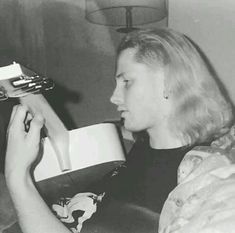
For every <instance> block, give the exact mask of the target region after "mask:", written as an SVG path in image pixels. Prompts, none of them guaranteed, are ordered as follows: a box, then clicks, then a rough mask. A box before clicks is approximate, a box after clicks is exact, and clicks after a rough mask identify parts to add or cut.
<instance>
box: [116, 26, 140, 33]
mask: <svg viewBox="0 0 235 233" xmlns="http://www.w3.org/2000/svg"><path fill="white" fill-rule="evenodd" d="M138 29H139V28H133V27H124V28H118V29H116V31H117V32H120V33H129V32H132V31H135V30H138Z"/></svg>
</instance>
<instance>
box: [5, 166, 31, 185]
mask: <svg viewBox="0 0 235 233" xmlns="http://www.w3.org/2000/svg"><path fill="white" fill-rule="evenodd" d="M5 178H6V183H7V186H8V188H9V189H11V188H13V189H16V188H17V187H19V188H22V187H29V186H31V185H32V184H33V181H32V177H31V174H30V168H28V169H26V170H24V171H21V170H19V169H17V168H16V169H14V170H11V171H9V170H7V169H6V171H5Z"/></svg>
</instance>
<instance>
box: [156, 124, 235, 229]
mask: <svg viewBox="0 0 235 233" xmlns="http://www.w3.org/2000/svg"><path fill="white" fill-rule="evenodd" d="M233 232H235V128H234V127H232V128H231V130H230V132H229V133H228V134H226V135H225V136H224V137H222V138H220V139H218V140H216V141H214V142H213V143H212V144H211V146H198V147H195V148H194V149H193V150H191V151H189V152H188V153H187V154H186V155H185V157H184V159H183V160H182V162H181V164H180V166H179V169H178V185H177V187H176V188H175V189H174V190H173V191H172V192H171V193H170V194H169V196H168V198H167V200H166V202H165V204H164V207H163V210H162V213H161V215H160V223H159V233H233Z"/></svg>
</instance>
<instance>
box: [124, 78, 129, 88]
mask: <svg viewBox="0 0 235 233" xmlns="http://www.w3.org/2000/svg"><path fill="white" fill-rule="evenodd" d="M123 82H124V84H125V86H126V87H127V86H129V85H130V80H127V79H125V80H123Z"/></svg>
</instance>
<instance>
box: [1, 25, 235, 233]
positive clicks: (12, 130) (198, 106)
mask: <svg viewBox="0 0 235 233" xmlns="http://www.w3.org/2000/svg"><path fill="white" fill-rule="evenodd" d="M115 79H116V88H115V90H114V92H113V95H112V97H111V102H112V103H114V104H115V105H117V110H118V111H119V112H120V114H121V118H122V119H123V123H124V127H125V128H126V129H127V130H129V131H131V132H140V131H145V132H146V133H147V137H146V138H147V139H142V138H141V139H139V140H138V139H137V141H136V143H135V145H134V147H133V149H132V150H131V152H130V155H129V156H128V159H127V164H126V168H125V169H122V170H121V171H120V172H119V174H118V175H117V176H115V177H114V178H113V179H112V180H111V182H109V185H108V186H107V187H106V190H105V191H106V195H105V197H104V199H103V203H101V205H100V209H101V215H102V211H103V213H104V214H103V216H108V215H109V210H110V209H111V207H112V204H111V203H113V201H118V202H119V201H120V202H122V203H128V204H130V203H131V206H132V207H133V206H134V207H135V209H138V210H139V209H140V210H141V212H142V213H143V212H146V211H149V212H150V213H153V215H151V214H150V215H151V216H155V217H156V218H157V213H160V211H161V209H162V206H163V203H164V201H165V199H166V198H167V196H168V194H169V192H170V191H171V190H172V189H173V188H174V187H175V186H176V184H177V182H176V177H177V168H178V166H179V164H180V161H181V160H182V159H183V157H184V155H185V154H186V153H187V152H188V151H189V150H190V149H191V148H192V147H193V146H195V145H197V144H210V142H211V141H212V140H213V139H214V138H216V137H219V136H221V135H223V134H224V133H226V132H227V131H228V129H229V126H230V125H231V122H232V118H233V116H232V108H231V104H230V103H229V101H228V100H227V99H226V98H225V97H224V96H223V94H222V92H221V90H220V89H219V87H218V85H217V83H216V81H215V77H214V75H213V73H212V71H211V69H210V68H208V64H207V63H206V62H205V60H204V59H203V58H202V55H201V54H200V52H199V51H198V50H197V49H196V47H195V46H194V45H193V43H192V42H191V41H190V40H189V39H188V38H187V37H186V36H184V35H182V34H180V33H177V32H175V31H173V30H170V29H145V30H138V31H135V32H132V33H130V34H128V35H127V36H126V37H125V38H124V39H123V40H122V42H121V43H120V46H119V48H118V54H117V67H116V75H115ZM26 113H27V108H26V107H25V106H17V107H15V108H14V111H13V113H12V119H11V122H10V127H9V135H8V149H7V158H6V169H5V170H6V178H7V183H8V187H9V190H10V192H11V195H12V199H13V202H14V204H15V207H16V209H17V212H18V216H19V222H20V224H21V227H22V229H23V231H24V232H26V233H31V232H34V233H37V232H50V233H53V232H69V231H68V230H67V228H65V227H64V225H63V224H61V223H60V221H58V220H57V219H56V218H55V217H54V215H53V214H52V213H51V211H50V210H49V209H48V207H47V206H46V204H45V203H44V202H43V200H42V199H41V197H40V195H39V194H38V192H37V190H36V189H35V187H34V185H33V182H32V179H31V176H30V167H31V164H32V162H33V161H34V160H35V158H36V156H37V153H38V148H39V141H40V137H39V133H40V128H41V127H42V125H43V118H42V116H39V115H37V114H36V115H35V116H34V117H33V120H32V121H31V124H30V129H29V132H28V133H26V132H25V131H24V119H25V114H26ZM26 197H27V202H26V201H25V200H26ZM71 201H73V200H71ZM110 206H111V207H110ZM102 209H103V210H102ZM149 212H148V213H149ZM97 214H98V213H97ZM154 214H156V215H154ZM96 218H97V219H96V221H95V222H96V223H97V222H99V220H100V219H102V218H99V214H98V215H97V217H96ZM120 218H121V216H120ZM120 221H122V220H120V219H118V221H117V222H118V224H119V225H122V222H121V224H120ZM38 222H40V224H38ZM156 222H157V221H156ZM111 223H112V224H113V220H112V221H111ZM129 224H131V222H129ZM141 224H142V225H146V224H145V223H144V222H142V223H141ZM129 227H130V226H129ZM126 229H127V231H130V228H128V227H126ZM152 231H157V223H156V224H155V225H154V224H153V226H152V229H151V230H150V231H146V229H145V230H142V232H152ZM86 232H88V231H86ZM107 232H111V231H109V230H107ZM120 232H123V231H120ZM135 232H137V231H135ZM140 232H141V231H140Z"/></svg>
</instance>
